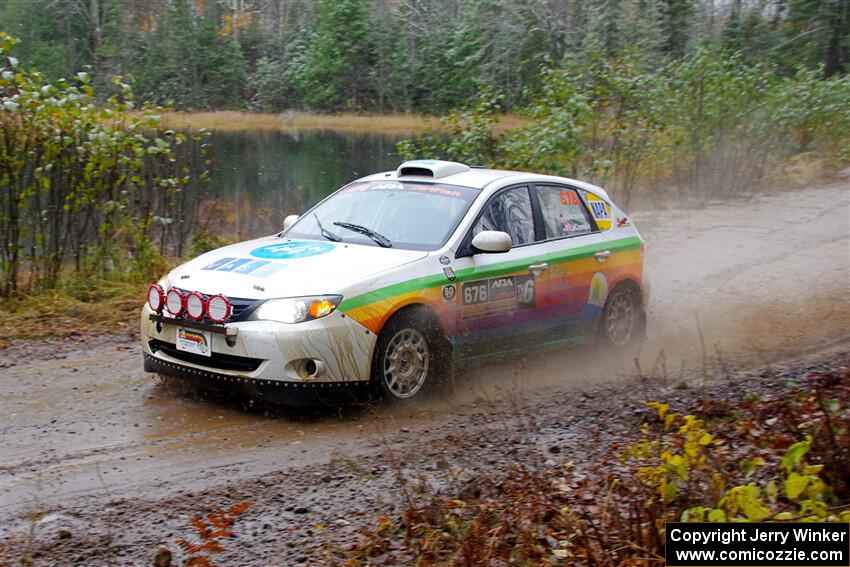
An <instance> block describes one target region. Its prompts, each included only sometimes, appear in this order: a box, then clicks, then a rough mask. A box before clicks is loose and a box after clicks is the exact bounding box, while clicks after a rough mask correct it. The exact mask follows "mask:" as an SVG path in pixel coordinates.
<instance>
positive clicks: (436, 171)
mask: <svg viewBox="0 0 850 567" xmlns="http://www.w3.org/2000/svg"><path fill="white" fill-rule="evenodd" d="M466 171H469V166H468V165H465V164H463V163H457V162H456V161H440V160H436V159H415V160H412V161H406V162H404V163H403V164H401V165H400V166H398V170H397V173H398V176H399V177H404V176H416V177H431V178H433V179H439V178H441V177H448V176H449V175H454V174H455V173H464V172H466Z"/></svg>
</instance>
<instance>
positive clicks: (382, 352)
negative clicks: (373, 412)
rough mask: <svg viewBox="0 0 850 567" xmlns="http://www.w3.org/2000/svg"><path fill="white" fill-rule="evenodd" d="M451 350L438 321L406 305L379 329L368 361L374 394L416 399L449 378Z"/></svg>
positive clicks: (390, 398)
mask: <svg viewBox="0 0 850 567" xmlns="http://www.w3.org/2000/svg"><path fill="white" fill-rule="evenodd" d="M451 367H452V365H451V350H450V346H449V344H448V341H447V340H446V339H445V336H444V335H443V331H442V328H441V327H440V323H439V321H438V320H437V319H436V316H434V315H433V314H432V313H430V312H429V311H427V310H425V309H422V308H410V309H407V310H405V311H404V312H402V313H399V314H398V315H395V316H394V317H393V318H392V319H391V320H390V321H389V323H387V324H386V325H385V326H384V328H383V329H382V330H381V334H380V335H379V337H378V344H377V347H376V349H375V358H374V361H373V365H372V387H373V390H374V392H375V394H376V395H377V396H378V397H379V398H381V399H384V400H387V401H388V402H390V403H403V402H408V401H410V400H415V399H416V400H418V399H421V398H423V397H425V396H426V395H427V394H429V393H433V392H435V391H438V390H439V389H440V388H441V387H444V386H445V385H446V384H448V383H450V381H451Z"/></svg>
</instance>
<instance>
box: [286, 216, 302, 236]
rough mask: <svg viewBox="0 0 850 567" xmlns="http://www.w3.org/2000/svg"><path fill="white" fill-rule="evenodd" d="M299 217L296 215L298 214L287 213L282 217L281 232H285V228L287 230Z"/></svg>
mask: <svg viewBox="0 0 850 567" xmlns="http://www.w3.org/2000/svg"><path fill="white" fill-rule="evenodd" d="M300 218H301V217H300V216H298V215H289V216H287V217H286V218H285V219H283V232H286V231H287V230H289V227H291V226H292V225H293V224H295V221H297V220H298V219H300Z"/></svg>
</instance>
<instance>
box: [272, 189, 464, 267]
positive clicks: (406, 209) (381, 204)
mask: <svg viewBox="0 0 850 567" xmlns="http://www.w3.org/2000/svg"><path fill="white" fill-rule="evenodd" d="M478 193H479V191H478V190H477V189H472V188H470V187H460V186H456V185H440V184H432V183H409V182H397V181H358V182H355V183H352V184H350V185H347V186H346V187H344V188H342V189H340V190H339V191H337V192H336V193H335V194H333V195H331V196H330V197H329V198H327V199H326V200H324V201H322V202H321V203H319V204H318V205H317V206H316V207H315V208H314V209H312V210H311V211H310V212H309V213H308V214H306V215H304V216H303V217H301V218H300V219H298V222H297V223H295V224H294V225H293V226H292V228H290V229H289V230H288V231H287V232H286V236H287V237H297V238H310V239H314V240H334V241H342V242H353V243H356V244H367V245H371V246H383V247H386V248H389V247H392V248H402V249H407V250H436V249H437V248H439V247H440V246H442V245H443V244H445V242H446V240H447V239H448V238H449V236H450V235H451V233H452V232H453V231H454V229H455V228H456V227H457V225H458V223H460V220H461V218H463V215H464V214H465V213H466V211H467V209H469V205H470V204H471V203H472V201H473V200H474V199H475V197H476V196H478Z"/></svg>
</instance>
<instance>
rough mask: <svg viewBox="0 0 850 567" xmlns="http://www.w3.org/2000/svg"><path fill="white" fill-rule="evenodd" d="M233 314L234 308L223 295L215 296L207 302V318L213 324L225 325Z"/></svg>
mask: <svg viewBox="0 0 850 567" xmlns="http://www.w3.org/2000/svg"><path fill="white" fill-rule="evenodd" d="M231 313H233V306H232V305H231V304H230V300H229V299H227V298H226V297H224V296H223V295H213V296H212V297H210V298H209V300H207V317H209V318H210V321H212V322H213V323H223V322H225V321H227V319H229V318H230V314H231Z"/></svg>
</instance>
